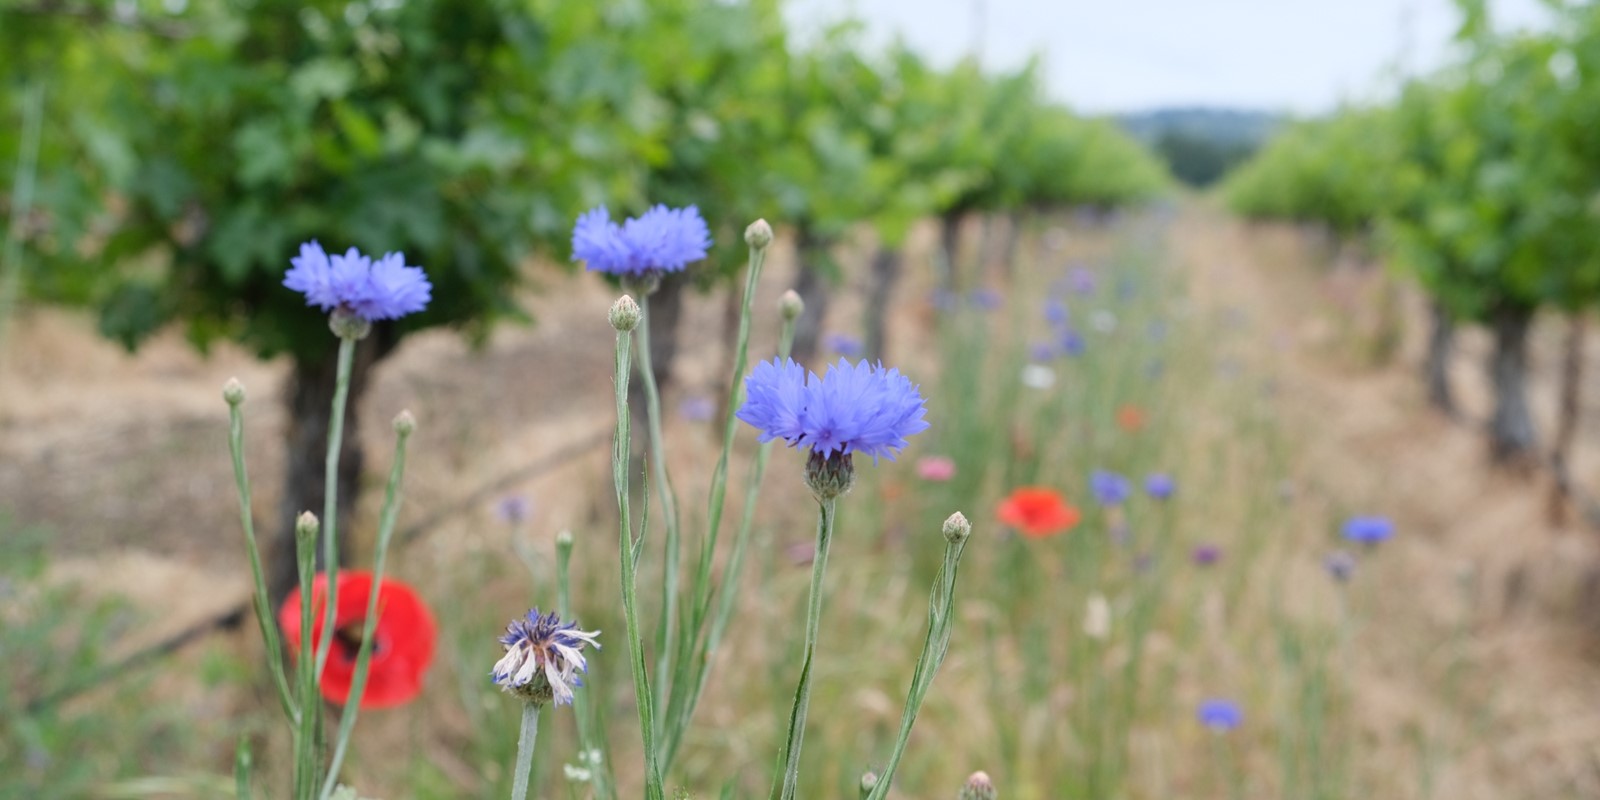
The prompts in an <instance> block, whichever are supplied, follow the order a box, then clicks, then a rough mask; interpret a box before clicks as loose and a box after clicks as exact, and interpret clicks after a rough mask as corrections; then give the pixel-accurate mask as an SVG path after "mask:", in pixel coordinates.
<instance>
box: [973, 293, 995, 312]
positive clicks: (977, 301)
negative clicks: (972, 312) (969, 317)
mask: <svg viewBox="0 0 1600 800" xmlns="http://www.w3.org/2000/svg"><path fill="white" fill-rule="evenodd" d="M971 300H972V306H973V308H976V309H978V310H980V311H993V310H995V309H997V308H999V307H1000V304H1001V302H1003V298H1001V296H1000V293H999V292H997V291H995V290H994V289H974V290H973V292H972V297H971Z"/></svg>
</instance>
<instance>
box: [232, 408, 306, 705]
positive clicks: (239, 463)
mask: <svg viewBox="0 0 1600 800" xmlns="http://www.w3.org/2000/svg"><path fill="white" fill-rule="evenodd" d="M238 400H239V402H231V401H230V402H229V403H228V450H229V452H230V453H231V454H232V456H233V482H234V485H235V486H236V487H237V488H238V492H239V521H240V523H241V524H242V526H243V527H244V541H245V550H246V552H248V553H249V555H250V577H251V579H252V580H253V581H254V584H255V592H254V595H253V596H252V600H253V602H254V604H255V610H256V623H257V625H258V626H259V627H260V629H261V640H262V641H263V642H264V643H265V644H266V646H267V663H268V669H269V670H270V671H271V672H272V683H273V685H274V686H275V687H277V690H278V703H279V704H280V705H282V706H283V715H284V716H285V717H286V718H288V720H289V727H290V728H291V729H293V728H294V727H295V726H297V725H299V724H300V707H299V705H297V704H296V703H295V700H294V695H293V694H292V693H291V692H290V691H289V678H288V675H287V674H286V673H285V672H284V669H283V642H282V640H280V639H279V638H278V626H277V624H276V623H275V622H274V621H273V615H272V604H271V602H270V601H268V600H267V581H266V578H265V577H264V576H263V574H262V571H261V548H260V547H259V546H257V544H256V525H255V516H254V514H252V513H251V510H250V509H251V502H250V476H249V475H248V473H246V471H245V466H244V408H243V405H244V399H243V398H242V397H240V398H238Z"/></svg>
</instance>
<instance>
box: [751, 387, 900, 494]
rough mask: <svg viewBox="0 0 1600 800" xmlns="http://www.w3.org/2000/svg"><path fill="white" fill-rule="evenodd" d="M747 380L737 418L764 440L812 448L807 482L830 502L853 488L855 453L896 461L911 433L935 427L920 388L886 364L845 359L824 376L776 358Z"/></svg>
mask: <svg viewBox="0 0 1600 800" xmlns="http://www.w3.org/2000/svg"><path fill="white" fill-rule="evenodd" d="M744 385H745V395H746V397H745V401H744V405H743V406H741V407H740V408H739V411H738V413H737V414H736V416H737V417H738V418H739V419H741V420H743V421H744V422H746V423H748V424H749V425H751V426H752V427H754V428H756V429H757V430H759V431H761V436H760V439H761V441H763V442H770V441H772V440H773V439H782V440H784V441H786V442H788V443H789V446H791V447H801V446H804V447H805V448H806V449H807V450H809V451H811V457H810V460H809V462H808V463H807V467H806V482H807V484H808V485H810V486H811V489H812V491H814V492H816V493H817V494H818V495H819V496H822V497H824V498H825V499H826V498H832V497H837V496H839V495H840V494H843V493H845V492H847V491H849V489H850V486H851V484H852V483H853V482H854V476H855V472H854V465H853V464H852V463H851V456H852V455H854V454H855V453H865V454H867V455H869V456H872V458H873V460H874V461H876V460H877V458H878V457H879V456H884V457H886V458H888V459H889V460H890V461H893V460H894V457H895V454H896V453H897V452H899V451H900V450H901V449H903V448H904V447H905V446H906V444H907V442H906V437H908V436H911V435H913V434H916V433H920V432H922V431H924V430H927V428H928V423H927V421H926V420H924V419H923V415H924V414H926V413H927V408H926V405H925V404H926V402H927V401H926V400H924V399H923V397H922V393H921V391H919V390H918V387H917V385H916V384H914V383H912V382H911V380H910V379H908V378H907V377H905V376H904V375H901V374H900V370H897V369H885V368H884V366H883V364H882V363H878V364H869V363H867V362H866V361H861V362H859V363H856V364H851V363H850V362H849V361H847V360H845V359H843V358H841V359H839V361H838V363H836V364H833V365H832V366H830V367H829V368H828V371H827V373H826V374H825V375H823V376H822V377H817V374H816V373H815V372H807V371H806V369H805V368H804V367H801V366H800V365H799V364H796V363H795V362H794V360H793V359H787V358H786V359H783V360H781V361H780V360H779V359H776V358H774V359H772V360H771V361H763V362H761V363H759V364H757V365H756V368H755V369H754V370H753V371H751V373H750V375H749V376H748V377H746V378H745V381H744Z"/></svg>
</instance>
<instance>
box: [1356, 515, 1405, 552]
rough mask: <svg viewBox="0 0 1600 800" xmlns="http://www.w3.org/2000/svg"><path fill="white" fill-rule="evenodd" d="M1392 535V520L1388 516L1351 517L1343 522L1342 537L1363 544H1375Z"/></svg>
mask: <svg viewBox="0 0 1600 800" xmlns="http://www.w3.org/2000/svg"><path fill="white" fill-rule="evenodd" d="M1391 536H1394V522H1392V521H1390V519H1389V518H1388V517H1351V518H1350V519H1348V520H1345V523H1344V538H1346V539H1349V540H1350V541H1352V542H1360V543H1361V544H1364V545H1368V546H1371V545H1376V544H1377V543H1379V542H1382V541H1385V540H1387V539H1388V538H1390V537H1391Z"/></svg>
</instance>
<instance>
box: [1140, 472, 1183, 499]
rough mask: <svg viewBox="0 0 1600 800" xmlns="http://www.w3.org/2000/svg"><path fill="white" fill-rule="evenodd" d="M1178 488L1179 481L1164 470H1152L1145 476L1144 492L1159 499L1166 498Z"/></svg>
mask: <svg viewBox="0 0 1600 800" xmlns="http://www.w3.org/2000/svg"><path fill="white" fill-rule="evenodd" d="M1177 490H1178V483H1177V481H1174V480H1173V479H1172V476H1171V475H1167V474H1166V473H1162V472H1152V473H1150V474H1149V475H1146V476H1144V492H1145V494H1148V495H1150V496H1151V497H1154V498H1155V499H1157V500H1166V499H1167V498H1169V497H1172V493H1173V492H1175V491H1177Z"/></svg>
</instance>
